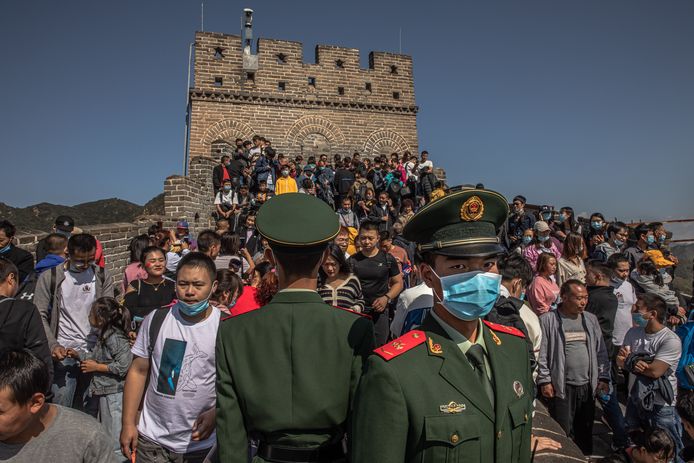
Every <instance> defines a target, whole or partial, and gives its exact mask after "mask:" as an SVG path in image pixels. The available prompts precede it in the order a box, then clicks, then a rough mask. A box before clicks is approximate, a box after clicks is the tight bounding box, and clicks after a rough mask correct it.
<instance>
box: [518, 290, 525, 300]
mask: <svg viewBox="0 0 694 463" xmlns="http://www.w3.org/2000/svg"><path fill="white" fill-rule="evenodd" d="M518 299H520V300H521V301H524V300H525V291H523V292H522V293H520V296H518Z"/></svg>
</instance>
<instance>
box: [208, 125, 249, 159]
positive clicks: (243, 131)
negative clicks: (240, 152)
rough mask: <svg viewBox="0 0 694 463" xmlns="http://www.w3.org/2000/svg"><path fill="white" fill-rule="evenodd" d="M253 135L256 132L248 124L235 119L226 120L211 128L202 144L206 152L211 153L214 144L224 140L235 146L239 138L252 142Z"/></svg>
mask: <svg viewBox="0 0 694 463" xmlns="http://www.w3.org/2000/svg"><path fill="white" fill-rule="evenodd" d="M253 135H255V130H253V127H251V126H250V125H248V124H247V123H245V122H241V121H237V120H235V119H224V120H221V121H218V122H215V123H214V124H212V125H211V126H209V127H208V128H207V129H206V130H205V135H203V137H202V140H200V142H201V143H202V145H203V147H204V149H205V152H207V153H209V152H210V149H211V147H212V143H213V142H216V141H220V140H224V141H227V142H228V143H229V144H230V145H233V144H234V140H236V139H237V138H241V139H243V140H250V139H251V138H252V137H253Z"/></svg>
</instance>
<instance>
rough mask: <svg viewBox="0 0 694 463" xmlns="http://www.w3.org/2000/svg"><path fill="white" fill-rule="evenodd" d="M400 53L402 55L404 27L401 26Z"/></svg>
mask: <svg viewBox="0 0 694 463" xmlns="http://www.w3.org/2000/svg"><path fill="white" fill-rule="evenodd" d="M399 42H400V54H401V55H402V27H401V28H400V40H399Z"/></svg>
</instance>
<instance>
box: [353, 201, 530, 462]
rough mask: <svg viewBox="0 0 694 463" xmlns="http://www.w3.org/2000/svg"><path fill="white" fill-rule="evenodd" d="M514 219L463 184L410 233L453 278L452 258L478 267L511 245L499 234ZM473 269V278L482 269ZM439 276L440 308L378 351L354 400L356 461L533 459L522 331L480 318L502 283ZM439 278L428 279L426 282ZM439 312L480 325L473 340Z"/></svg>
mask: <svg viewBox="0 0 694 463" xmlns="http://www.w3.org/2000/svg"><path fill="white" fill-rule="evenodd" d="M507 216H508V204H507V202H506V199H505V198H504V197H503V196H502V195H500V194H499V193H496V192H493V191H489V190H484V189H463V190H460V191H457V192H454V193H451V194H450V195H447V196H444V197H443V198H441V199H438V200H436V201H432V202H431V203H429V204H428V205H426V206H425V207H423V208H422V209H420V210H419V211H418V212H417V213H416V214H415V215H414V217H412V219H410V221H408V223H407V225H406V227H405V229H404V231H403V234H404V236H405V238H406V239H408V240H410V241H413V242H415V243H417V249H418V251H419V252H420V253H421V254H422V261H423V265H422V271H423V272H424V271H425V270H426V271H428V269H429V268H431V269H432V270H433V269H434V265H437V264H436V263H431V262H432V260H431V258H432V255H433V258H437V259H438V260H437V262H441V267H442V268H445V269H446V272H447V273H446V276H447V277H448V275H452V276H451V277H449V278H455V275H456V273H455V272H451V269H452V268H455V267H446V264H445V262H447V259H452V262H453V263H452V264H451V265H454V264H455V265H457V263H458V262H476V264H475V265H480V264H479V258H482V259H486V258H490V259H491V258H493V257H494V256H497V255H498V254H500V253H503V252H504V251H505V249H504V248H503V247H502V246H501V245H500V243H499V239H498V237H497V232H498V230H499V227H500V226H501V225H502V224H503V223H504V222H505V221H506V217H507ZM438 256H443V260H442V259H441V258H440V257H438ZM427 259H429V260H427ZM456 259H458V260H456ZM460 259H462V260H460ZM465 259H467V260H465ZM475 259H478V260H475ZM425 265H426V267H425ZM475 268H478V267H475ZM471 272H472V273H471V274H469V275H467V277H466V278H469V279H470V281H472V278H473V277H474V276H475V275H476V274H477V273H481V271H480V270H474V271H471ZM460 273H466V272H464V271H461V272H460ZM427 275H429V274H428V273H427ZM435 278H436V279H438V280H439V282H438V283H439V285H440V288H439V289H438V291H439V293H436V290H434V293H435V300H436V302H437V304H436V305H435V307H434V311H433V312H432V313H430V314H429V315H428V316H427V318H426V319H425V321H424V323H423V324H422V326H421V327H420V328H419V329H418V330H415V331H410V332H409V333H406V334H405V335H404V336H401V337H400V338H398V339H396V340H394V341H392V342H390V343H388V344H386V345H385V346H382V347H380V348H378V349H376V351H375V352H376V354H377V355H374V356H372V357H371V358H370V359H369V362H368V365H367V371H366V373H365V374H364V377H363V378H362V382H361V384H360V386H359V390H358V391H357V398H356V402H355V410H354V420H353V433H352V435H353V444H352V450H353V457H352V462H353V463H371V462H378V463H410V462H411V463H415V462H416V463H445V462H455V463H462V462H470V463H492V462H495V463H515V462H528V461H530V432H531V428H532V423H531V420H532V419H531V416H532V399H533V390H534V385H533V381H532V376H531V372H530V361H529V358H528V355H527V346H526V342H525V340H524V339H523V334H522V332H520V331H519V330H517V329H515V328H511V327H505V326H501V325H496V324H493V323H489V322H482V321H481V320H480V319H481V318H483V317H484V315H486V313H488V310H490V309H491V307H492V305H493V303H494V302H495V293H496V294H497V295H498V286H497V287H496V288H494V286H493V285H486V286H485V285H482V286H477V287H471V286H466V285H465V284H464V281H466V280H457V281H456V283H455V284H453V285H451V284H450V283H449V286H448V287H447V289H445V288H444V287H443V283H442V282H441V281H442V280H441V277H439V276H438V275H436V276H435ZM447 281H449V282H450V281H451V280H450V279H449V280H447ZM476 281H478V282H479V281H480V280H476ZM489 281H493V280H489ZM435 282H436V280H435V279H434V278H430V281H429V282H428V284H435ZM497 284H499V283H497ZM442 288H443V290H442ZM446 290H447V293H446ZM490 294H491V296H489V295H490ZM446 298H453V302H450V300H451V299H446ZM447 300H448V301H449V302H446V301H447ZM447 304H448V305H447ZM441 314H447V316H452V317H454V318H453V319H456V318H457V319H459V320H462V321H465V322H467V323H472V322H475V323H477V325H478V327H477V335H476V339H475V342H474V343H473V342H471V341H470V340H468V339H466V338H465V337H464V336H463V335H462V334H461V333H460V332H459V331H458V330H456V329H455V328H453V327H452V326H450V324H448V323H447V322H445V321H444V319H443V318H440V317H439V315H441ZM449 320H451V318H449ZM466 326H469V325H466Z"/></svg>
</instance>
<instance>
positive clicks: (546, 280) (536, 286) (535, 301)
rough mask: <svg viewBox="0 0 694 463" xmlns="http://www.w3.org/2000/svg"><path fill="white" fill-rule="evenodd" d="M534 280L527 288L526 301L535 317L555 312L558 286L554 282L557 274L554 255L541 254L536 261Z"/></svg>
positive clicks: (557, 300) (557, 301)
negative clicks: (551, 311)
mask: <svg viewBox="0 0 694 463" xmlns="http://www.w3.org/2000/svg"><path fill="white" fill-rule="evenodd" d="M536 270H537V271H536V273H535V278H533V281H532V283H530V286H528V293H527V296H528V301H529V302H530V305H531V306H532V308H533V310H534V311H535V313H536V314H537V315H541V314H543V313H545V312H549V311H550V310H555V309H556V308H557V305H558V303H559V286H557V283H556V282H555V281H554V274H555V273H557V258H556V257H555V256H554V254H550V253H542V254H540V257H539V259H538V260H537V268H536Z"/></svg>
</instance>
